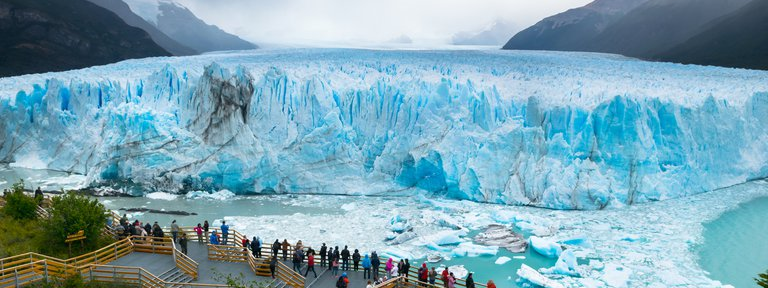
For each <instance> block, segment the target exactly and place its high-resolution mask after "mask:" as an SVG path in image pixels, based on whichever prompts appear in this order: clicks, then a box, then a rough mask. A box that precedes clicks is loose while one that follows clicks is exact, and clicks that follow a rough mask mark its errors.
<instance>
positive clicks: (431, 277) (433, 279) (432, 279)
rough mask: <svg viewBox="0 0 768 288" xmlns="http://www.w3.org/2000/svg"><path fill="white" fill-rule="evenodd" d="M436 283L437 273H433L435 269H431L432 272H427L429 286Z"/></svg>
mask: <svg viewBox="0 0 768 288" xmlns="http://www.w3.org/2000/svg"><path fill="white" fill-rule="evenodd" d="M436 281H437V271H435V267H432V270H429V284H432V285H435V282H436Z"/></svg>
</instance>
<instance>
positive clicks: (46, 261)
mask: <svg viewBox="0 0 768 288" xmlns="http://www.w3.org/2000/svg"><path fill="white" fill-rule="evenodd" d="M43 265H44V267H45V274H43V275H44V276H43V279H45V282H48V259H46V260H43Z"/></svg>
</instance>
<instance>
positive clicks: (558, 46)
mask: <svg viewBox="0 0 768 288" xmlns="http://www.w3.org/2000/svg"><path fill="white" fill-rule="evenodd" d="M749 1H750V0H640V1H635V0H615V1H610V0H596V1H594V2H592V3H590V4H588V5H586V6H584V7H581V8H576V9H571V10H569V11H566V12H564V13H561V14H558V15H555V16H552V17H549V18H546V19H544V20H542V21H541V22H539V23H537V24H536V25H534V26H532V27H530V28H528V29H525V30H523V31H522V32H520V33H518V34H517V35H515V36H514V37H512V39H510V40H509V42H508V43H507V44H506V45H505V46H504V49H520V50H558V51H585V52H601V53H614V54H622V55H625V56H630V57H638V58H644V59H653V58H654V57H655V56H657V55H658V54H660V53H663V52H665V51H668V50H670V49H672V48H673V47H676V46H677V45H680V44H682V43H684V42H685V41H687V40H688V39H690V38H691V37H693V36H695V35H697V34H698V33H701V32H702V31H703V30H704V29H705V28H706V25H708V23H711V22H712V21H714V20H715V19H719V18H721V17H724V16H725V15H728V14H730V13H733V12H734V11H736V10H738V9H740V8H742V7H744V5H746V4H747V3H749Z"/></svg>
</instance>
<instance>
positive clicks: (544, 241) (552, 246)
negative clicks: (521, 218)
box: [529, 236, 563, 258]
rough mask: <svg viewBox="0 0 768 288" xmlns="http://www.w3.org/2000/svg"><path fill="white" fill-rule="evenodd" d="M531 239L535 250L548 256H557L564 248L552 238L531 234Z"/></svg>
mask: <svg viewBox="0 0 768 288" xmlns="http://www.w3.org/2000/svg"><path fill="white" fill-rule="evenodd" d="M529 240H530V242H531V243H530V244H531V247H532V248H533V250H534V251H536V252H537V253H539V254H541V255H543V256H546V257H548V258H556V257H558V256H560V253H561V252H563V248H562V247H560V244H557V242H555V241H552V239H549V238H541V237H538V236H531V238H530V239H529Z"/></svg>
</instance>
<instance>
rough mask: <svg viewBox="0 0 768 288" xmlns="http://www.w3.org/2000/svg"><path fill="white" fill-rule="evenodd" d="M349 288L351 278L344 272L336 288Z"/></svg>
mask: <svg viewBox="0 0 768 288" xmlns="http://www.w3.org/2000/svg"><path fill="white" fill-rule="evenodd" d="M347 287H349V278H348V277H347V272H344V273H341V276H340V277H339V280H338V281H336V288H347Z"/></svg>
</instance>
